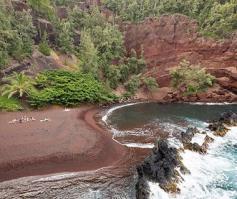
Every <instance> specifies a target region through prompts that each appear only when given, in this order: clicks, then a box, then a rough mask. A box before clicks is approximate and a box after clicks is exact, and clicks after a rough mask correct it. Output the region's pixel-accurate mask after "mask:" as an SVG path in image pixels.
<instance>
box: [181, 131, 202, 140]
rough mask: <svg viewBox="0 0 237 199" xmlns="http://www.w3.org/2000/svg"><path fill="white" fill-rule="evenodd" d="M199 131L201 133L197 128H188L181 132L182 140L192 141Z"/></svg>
mask: <svg viewBox="0 0 237 199" xmlns="http://www.w3.org/2000/svg"><path fill="white" fill-rule="evenodd" d="M197 133H200V132H199V130H198V129H197V128H196V127H195V128H188V129H187V130H186V132H181V141H182V143H183V144H187V143H190V142H191V141H192V139H193V136H194V135H195V134H197Z"/></svg>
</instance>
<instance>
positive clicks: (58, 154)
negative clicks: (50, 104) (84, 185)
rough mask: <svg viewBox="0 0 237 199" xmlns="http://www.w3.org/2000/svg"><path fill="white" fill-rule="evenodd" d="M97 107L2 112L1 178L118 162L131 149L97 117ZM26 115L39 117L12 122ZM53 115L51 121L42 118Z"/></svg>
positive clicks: (81, 168) (8, 178) (0, 121)
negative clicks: (114, 137)
mask: <svg viewBox="0 0 237 199" xmlns="http://www.w3.org/2000/svg"><path fill="white" fill-rule="evenodd" d="M98 111H99V110H98V109H96V108H94V107H82V108H78V109H72V110H71V111H70V112H65V111H63V109H61V108H51V109H48V110H45V111H33V112H17V113H0V181H5V180H10V179H14V178H19V177H23V176H33V175H42V174H50V173H59V172H72V171H85V170H94V169H98V168H101V167H105V166H109V165H112V164H115V163H116V162H117V161H119V160H120V159H121V158H123V157H124V155H125V154H126V152H127V150H126V148H125V147H123V146H122V145H119V144H118V143H116V142H115V141H113V140H112V135H111V134H110V133H109V132H107V131H106V130H104V129H102V128H101V127H100V126H99V125H98V124H97V122H96V121H95V119H94V115H95V114H96V113H98ZM23 115H26V116H28V117H30V116H33V117H34V118H35V119H36V121H33V122H28V123H21V124H20V123H17V124H8V122H9V121H11V120H12V119H14V118H20V117H21V116H23ZM45 117H47V118H50V119H51V121H50V122H40V119H44V118H45Z"/></svg>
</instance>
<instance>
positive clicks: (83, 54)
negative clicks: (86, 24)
mask: <svg viewBox="0 0 237 199" xmlns="http://www.w3.org/2000/svg"><path fill="white" fill-rule="evenodd" d="M79 58H80V61H81V64H80V66H81V69H82V72H83V73H92V74H93V75H95V76H97V75H98V52H97V49H96V48H95V46H94V44H93V42H92V39H91V36H90V33H89V32H88V31H87V30H83V31H82V32H81V44H80V47H79Z"/></svg>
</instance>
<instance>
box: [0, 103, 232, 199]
mask: <svg viewBox="0 0 237 199" xmlns="http://www.w3.org/2000/svg"><path fill="white" fill-rule="evenodd" d="M225 111H233V112H237V105H236V104H235V105H234V104H202V103H196V104H163V105H161V104H156V103H139V104H125V105H119V106H115V107H112V108H111V109H109V110H105V111H104V114H103V118H102V119H103V121H104V123H105V124H106V125H107V126H108V127H109V129H110V131H111V133H112V134H113V139H114V140H115V141H116V142H119V143H120V144H123V145H125V146H127V147H128V153H127V154H126V156H125V157H124V158H123V159H122V160H120V161H119V162H118V163H117V164H115V165H111V166H109V167H105V168H101V169H99V170H96V171H86V172H73V173H71V172H67V173H59V174H48V175H43V176H31V177H25V178H20V179H15V180H12V181H9V182H2V183H0V199H2V198H3V199H5V198H7V199H8V198H34V199H42V198H58V199H65V198H70V199H78V198H79V199H111V198H112V199H135V198H136V193H135V185H136V182H137V174H136V166H137V165H138V164H140V163H141V162H142V161H143V160H144V158H145V157H146V156H147V155H148V154H149V153H150V151H151V148H152V147H153V146H154V143H155V141H156V140H157V139H160V138H163V137H165V138H167V139H168V140H169V144H170V145H171V146H174V147H177V148H180V147H182V143H180V141H179V137H180V132H181V131H185V130H186V129H187V128H188V127H189V126H193V127H194V126H195V127H197V128H198V129H199V130H200V131H205V132H206V133H207V134H208V135H210V136H212V137H213V138H214V139H215V141H214V143H212V144H211V145H210V148H209V150H208V153H207V154H205V155H200V154H198V153H194V152H191V151H187V150H186V151H184V152H183V153H182V154H181V156H182V158H183V162H184V164H185V166H186V167H187V168H188V169H189V170H190V171H191V175H183V176H182V179H183V180H182V181H180V183H179V187H180V189H181V193H180V194H176V195H172V194H167V193H166V192H164V191H163V190H162V189H161V188H160V187H159V185H158V184H156V183H153V182H148V183H149V186H150V190H151V196H150V199H237V129H236V127H233V128H231V129H230V131H229V132H228V133H227V135H226V136H225V137H224V138H220V137H215V136H213V134H212V132H210V131H208V130H207V128H206V127H207V126H208V124H209V122H210V121H211V120H213V119H217V118H218V117H219V115H220V114H221V113H223V112H225ZM204 137H205V136H204V135H202V134H200V135H199V134H198V135H196V136H195V137H194V138H193V140H192V142H197V143H199V144H202V142H203V139H204Z"/></svg>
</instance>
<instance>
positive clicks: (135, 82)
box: [125, 75, 141, 95]
mask: <svg viewBox="0 0 237 199" xmlns="http://www.w3.org/2000/svg"><path fill="white" fill-rule="evenodd" d="M140 85H141V81H140V77H139V76H138V75H134V76H132V77H131V79H130V80H129V81H128V82H127V83H126V85H125V87H126V89H127V91H128V92H129V93H131V94H132V95H134V94H135V92H136V91H137V90H138V88H139V87H140Z"/></svg>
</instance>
